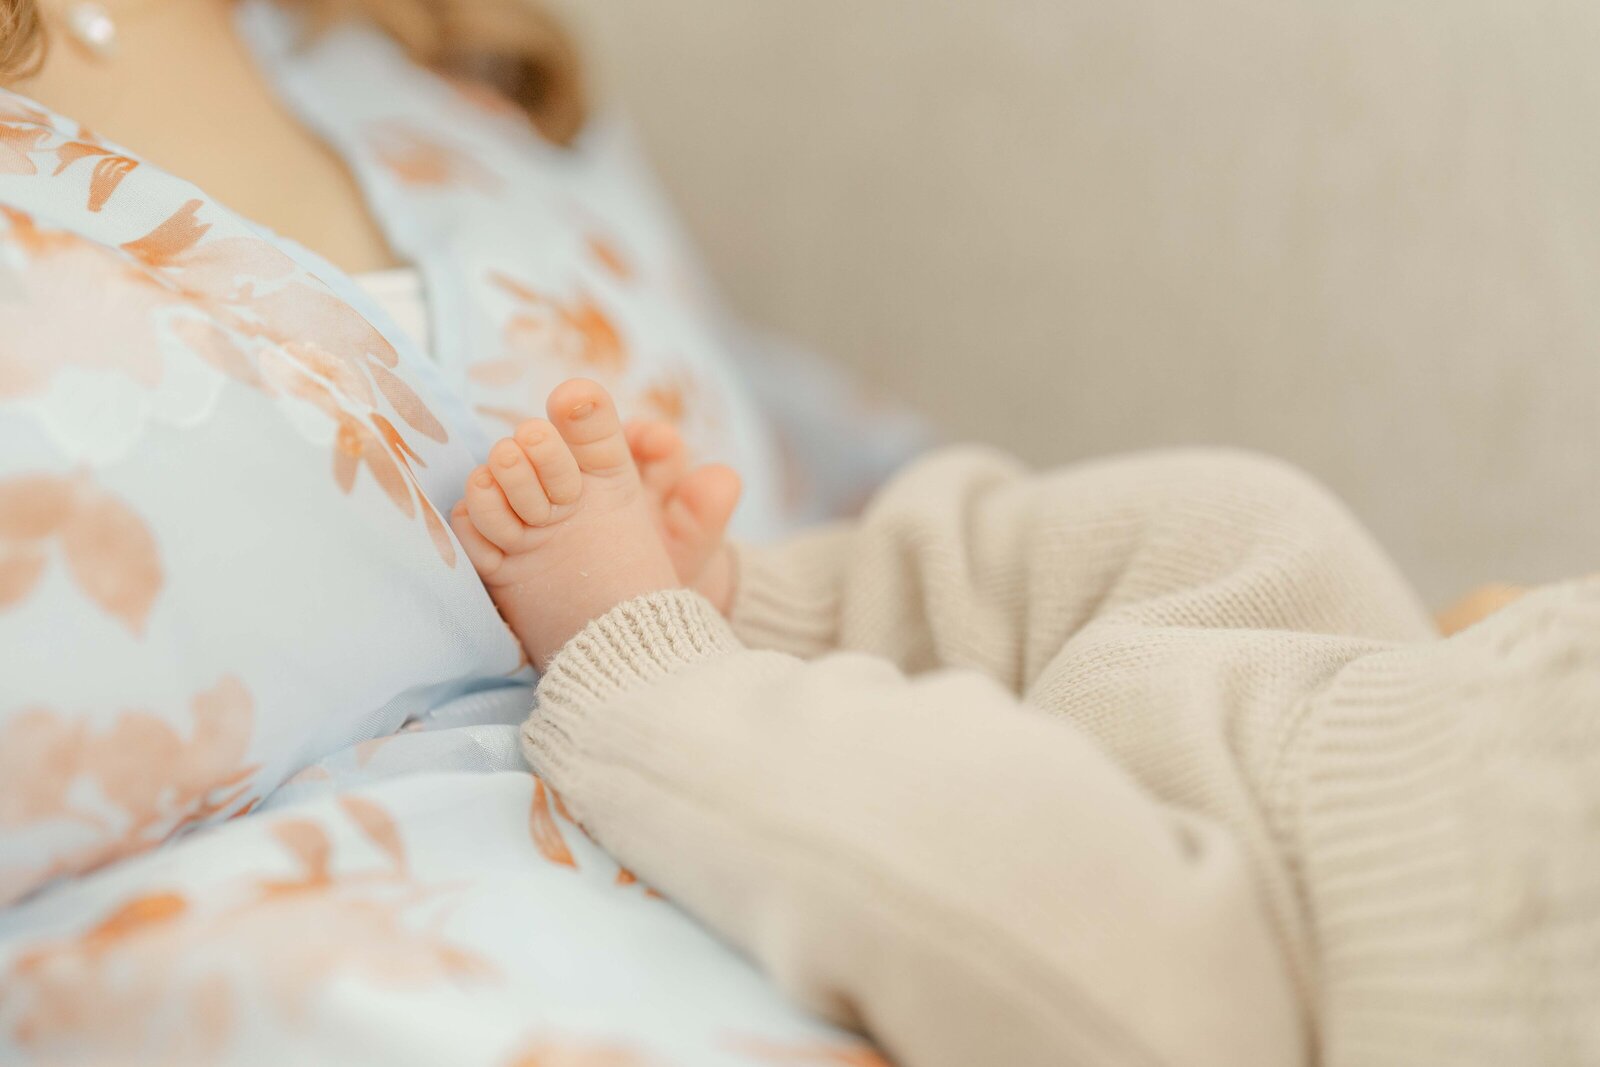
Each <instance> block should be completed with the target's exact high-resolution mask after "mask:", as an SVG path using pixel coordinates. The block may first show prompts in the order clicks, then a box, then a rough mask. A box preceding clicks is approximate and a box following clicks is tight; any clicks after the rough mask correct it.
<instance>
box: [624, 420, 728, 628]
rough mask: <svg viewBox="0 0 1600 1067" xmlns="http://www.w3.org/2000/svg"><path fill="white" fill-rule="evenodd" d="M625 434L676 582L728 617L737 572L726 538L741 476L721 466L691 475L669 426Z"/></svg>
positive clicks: (635, 427)
mask: <svg viewBox="0 0 1600 1067" xmlns="http://www.w3.org/2000/svg"><path fill="white" fill-rule="evenodd" d="M624 433H625V434H626V435H627V438H628V448H629V450H630V451H631V452H632V453H633V462H634V464H635V465H636V466H637V467H638V468H639V479H640V481H642V482H643V483H644V491H645V494H646V495H647V496H648V497H649V498H650V501H651V507H652V510H653V511H654V512H655V515H656V523H657V526H658V528H659V529H660V531H661V540H662V543H663V544H664V545H666V548H667V556H668V557H669V558H670V559H671V560H672V566H673V568H674V569H675V570H676V571H677V573H678V581H679V582H680V583H682V584H683V585H685V586H688V587H689V588H690V589H693V590H694V591H695V592H697V593H699V594H701V595H702V596H704V597H705V598H706V599H707V600H709V601H711V603H712V604H714V605H716V608H717V610H718V611H720V612H722V613H723V614H724V615H726V614H727V613H728V610H729V607H730V605H731V603H732V601H733V581H734V567H733V552H732V551H731V550H730V549H729V548H728V542H727V540H726V537H725V536H724V535H725V533H726V531H727V528H728V520H729V519H730V518H732V517H733V509H734V508H735V507H736V506H737V505H738V503H739V491H740V485H739V475H738V474H737V473H736V472H735V471H734V470H733V468H731V467H725V466H722V465H720V464H708V465H706V466H702V467H696V468H694V469H693V470H691V469H690V468H689V450H688V448H686V447H685V446H684V443H683V438H682V437H681V436H679V434H678V431H677V430H675V429H674V428H673V427H672V424H671V423H667V422H661V421H659V420H654V419H634V420H632V421H630V422H629V423H628V424H627V425H626V426H625V427H624Z"/></svg>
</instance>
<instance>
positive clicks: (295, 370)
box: [0, 200, 456, 567]
mask: <svg viewBox="0 0 1600 1067" xmlns="http://www.w3.org/2000/svg"><path fill="white" fill-rule="evenodd" d="M203 206H204V204H203V202H202V201H200V200H190V201H187V202H186V203H184V204H183V205H182V206H181V207H179V208H178V209H177V210H176V211H174V212H173V213H172V214H171V215H170V216H168V217H167V219H165V220H164V221H163V222H161V223H160V224H159V225H157V226H156V227H155V228H154V229H152V230H151V231H150V232H149V233H147V234H145V235H144V236H142V237H140V238H138V239H136V240H133V241H129V242H127V243H125V244H124V245H123V246H122V248H123V251H125V252H127V253H128V254H129V255H130V256H131V257H132V258H133V259H134V260H135V261H136V263H137V264H139V265H142V266H143V268H145V269H144V270H143V271H141V270H139V269H138V267H136V266H133V265H130V264H128V263H126V262H124V261H119V260H116V259H115V258H114V257H112V256H110V255H109V254H108V253H107V252H106V251H105V250H104V249H103V248H100V246H97V245H92V244H90V243H88V242H85V241H82V240H80V239H78V238H76V237H73V236H71V235H67V234H60V233H57V232H55V231H47V230H43V229H41V228H39V227H36V226H34V225H33V223H32V222H31V220H29V219H28V218H27V217H26V216H22V215H20V214H19V213H11V215H12V222H13V227H12V236H13V237H14V238H15V239H17V240H19V241H20V242H21V243H22V244H23V246H24V247H25V248H26V249H27V250H28V251H29V252H30V253H31V255H32V262H31V263H30V265H29V268H28V269H27V270H26V271H24V272H22V273H23V275H24V277H25V279H26V280H27V281H28V283H29V284H30V286H31V287H33V288H37V289H39V290H40V292H41V293H42V294H43V295H42V297H41V299H39V300H33V301H26V302H22V303H21V304H20V305H19V306H15V307H13V306H10V305H0V330H4V329H5V327H6V326H7V325H10V324H9V323H8V322H7V321H6V317H7V316H8V315H14V316H16V317H17V318H18V322H17V324H16V325H17V327H18V329H19V330H20V331H21V335H22V336H24V337H28V338H29V339H30V341H31V342H32V343H29V344H27V345H22V346H17V348H15V349H8V350H4V351H3V352H0V396H4V395H6V394H7V393H12V394H16V393H19V392H26V391H36V390H38V389H40V388H42V387H43V385H44V383H45V382H46V381H47V380H48V375H49V374H50V373H51V371H52V368H53V366H54V365H55V364H56V363H57V362H59V360H60V358H61V357H62V355H63V354H64V353H74V354H75V353H107V352H110V353H115V354H116V355H115V356H114V357H113V356H100V357H88V356H80V357H78V358H83V359H88V358H100V359H110V358H116V359H118V360H119V361H120V362H119V364H118V366H119V367H121V369H123V370H124V373H129V374H131V375H133V376H135V378H136V380H138V381H140V382H141V383H143V384H147V385H151V386H154V385H155V384H157V383H159V381H160V378H161V366H162V364H161V360H162V348H161V340H160V337H159V335H158V325H159V323H160V319H159V317H158V316H157V315H156V312H158V311H159V310H160V309H162V308H163V307H170V308H176V309H178V311H177V313H176V314H173V315H172V316H170V319H169V321H170V324H171V331H172V333H173V335H175V336H176V337H177V339H178V340H180V341H181V342H183V344H184V345H185V347H186V348H187V349H188V350H189V351H190V352H192V353H193V354H194V355H195V356H197V357H198V358H200V359H201V360H204V361H205V362H207V363H209V364H210V365H211V366H213V367H215V368H216V369H217V370H218V371H220V372H221V373H223V374H225V375H227V376H228V377H229V378H231V379H233V380H234V381H237V382H239V383H241V384H243V385H246V386H249V387H251V388H253V389H258V390H261V391H263V392H266V393H268V394H271V395H276V396H281V397H284V398H287V399H291V400H296V401H299V402H303V403H307V404H310V405H311V406H313V407H315V408H317V409H319V410H321V411H322V412H323V413H324V414H325V415H326V416H327V417H328V418H329V419H330V420H331V421H332V422H333V424H334V426H335V431H336V432H335V441H334V449H333V456H332V471H333V477H334V480H335V483H336V484H337V485H338V486H339V488H340V489H341V490H342V491H344V492H345V493H351V492H353V491H354V488H355V483H356V480H357V475H358V473H359V472H360V471H361V470H362V469H365V470H366V471H367V472H368V473H369V474H370V476H371V477H372V478H373V480H374V482H375V483H376V484H377V486H378V487H379V488H380V489H381V490H382V491H383V492H384V494H385V495H386V496H387V497H388V498H389V499H390V500H391V501H392V502H393V503H394V505H395V507H396V508H398V509H399V510H400V512H401V513H402V514H403V515H405V516H406V517H408V518H415V517H416V516H417V515H418V514H419V513H420V514H421V516H422V521H423V525H424V527H425V528H426V530H427V533H428V536H429V538H430V540H431V541H432V543H433V545H434V548H435V550H436V551H437V552H438V554H439V557H440V559H442V560H443V561H444V562H445V563H446V564H447V565H448V566H452V567H453V566H455V565H456V551H455V546H454V542H453V541H452V539H451V537H450V535H449V533H448V532H447V530H446V528H445V524H444V521H443V519H442V518H441V517H440V516H439V514H438V512H437V511H436V510H435V509H434V507H433V505H432V504H431V503H430V502H429V501H428V499H427V496H426V494H424V492H423V491H422V487H421V485H420V484H419V483H418V481H417V478H416V474H415V469H416V468H417V467H422V466H426V464H425V462H424V460H423V459H422V458H421V456H419V455H418V454H417V451H416V449H415V448H413V447H412V446H411V444H410V442H409V441H408V440H407V438H406V435H405V434H404V433H403V432H402V431H401V430H400V429H399V428H398V427H397V426H396V425H395V423H394V422H392V421H390V419H389V418H388V417H387V416H385V415H384V414H382V413H381V412H379V411H378V410H377V406H378V404H379V402H380V397H381V398H382V401H384V402H387V404H388V405H389V408H390V410H391V411H392V412H393V413H394V414H395V415H396V416H397V417H398V418H399V420H400V421H401V422H402V423H404V424H405V425H406V426H407V427H409V429H410V431H413V432H415V433H418V434H421V435H422V436H423V437H426V438H429V439H430V440H433V441H437V442H440V443H444V442H446V441H448V440H449V434H448V433H447V432H446V430H445V428H444V425H443V424H442V423H440V421H439V420H438V418H437V417H436V416H435V415H434V414H433V412H432V411H431V410H429V408H428V406H427V404H426V403H424V402H423V400H422V398H421V397H420V396H418V395H417V393H416V392H415V390H413V389H412V388H411V386H410V385H408V384H407V383H406V382H405V380H404V379H403V378H402V377H401V376H400V375H399V373H397V368H398V364H399V355H398V354H397V353H396V352H395V350H394V348H393V346H391V345H390V344H389V343H388V341H387V340H385V339H384V337H383V335H382V334H381V333H379V332H378V331H377V329H375V328H374V327H373V326H372V325H371V324H370V323H368V322H367V321H366V320H365V319H364V318H362V317H361V315H360V314H359V313H358V312H356V311H355V309H353V308H351V307H350V306H348V305H347V304H345V303H344V302H343V301H341V300H339V299H338V298H337V297H335V296H334V295H333V294H332V293H330V292H328V291H327V290H325V289H323V288H322V287H321V286H320V285H319V284H317V283H315V282H314V280H313V279H310V278H309V277H306V276H303V275H302V274H301V273H300V272H299V269H298V267H297V266H296V265H295V264H294V262H293V261H292V260H290V259H289V258H288V257H287V256H286V255H284V254H283V253H282V252H280V251H279V250H278V249H276V248H275V247H273V246H272V245H271V244H269V243H267V242H266V241H263V240H260V239H258V238H254V237H223V238H218V239H214V240H206V239H205V238H206V236H207V234H208V233H209V231H210V229H211V224H210V223H206V222H202V221H200V218H199V213H200V210H201V209H202V207H203ZM80 251H81V252H82V255H83V257H84V259H85V260H87V261H88V262H87V267H88V269H87V271H86V264H85V263H84V262H80V261H79V260H78V258H77V257H76V255H74V257H73V258H71V259H63V256H64V255H66V254H67V253H68V252H71V253H74V254H76V253H78V252H80ZM52 271H53V273H51V272H52ZM41 272H43V273H41ZM85 277H97V278H100V279H101V280H102V281H105V282H106V283H107V284H106V285H101V286H93V287H91V288H93V289H94V290H95V291H96V292H101V291H102V290H105V291H106V292H108V293H109V295H105V297H104V299H105V300H106V303H107V305H108V307H109V308H110V309H111V311H112V312H113V315H112V318H111V319H110V321H108V320H107V319H106V318H102V317H98V316H95V315H87V314H84V313H83V309H82V308H81V307H75V306H73V301H75V300H80V294H81V293H82V291H83V289H82V287H83V286H84V278H85ZM41 278H42V279H43V280H42V281H41V282H39V284H37V285H34V283H35V281H36V280H38V279H41ZM115 285H122V286H123V287H124V288H127V287H129V286H132V287H133V289H132V295H133V297H134V299H129V294H128V293H126V292H120V291H118V292H110V290H111V289H112V288H114V286H115ZM52 301H53V302H52ZM56 303H59V304H60V305H61V306H59V307H57V306H56ZM118 316H120V318H119V317H118ZM110 328H116V330H117V333H116V336H118V338H119V340H121V341H123V342H124V343H122V344H118V345H107V344H105V339H106V337H107V336H109V335H108V334H107V333H106V332H105V331H106V330H108V329H110ZM17 353H21V355H20V356H19V355H17ZM69 358H71V357H69ZM29 359H31V360H33V361H34V362H31V363H30V362H15V361H18V360H21V361H26V360H29ZM8 361H13V362H8ZM8 387H9V388H8Z"/></svg>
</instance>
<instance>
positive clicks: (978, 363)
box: [567, 0, 1600, 599]
mask: <svg viewBox="0 0 1600 1067" xmlns="http://www.w3.org/2000/svg"><path fill="white" fill-rule="evenodd" d="M567 2H568V6H570V7H573V8H574V9H575V10H574V20H575V22H576V23H577V25H578V28H579V29H580V30H581V31H582V32H583V33H584V34H585V35H586V36H587V38H588V39H589V43H590V45H591V47H592V49H593V51H594V54H595V55H596V57H597V66H598V68H599V71H600V74H601V77H602V79H603V81H604V82H605V83H606V84H607V85H608V86H609V87H610V89H611V91H612V92H613V93H614V94H615V95H616V96H619V97H621V98H622V100H623V101H624V102H625V104H626V105H627V107H628V109H629V110H630V111H631V112H632V113H633V114H634V116H635V117H636V119H637V120H638V121H639V123H640V125H641V127H642V130H643V132H644V135H645V138H646V140H647V142H648V144H649V147H650V149H651V151H652V153H653V157H654V160H655V162H656V164H657V165H658V167H659V169H660V171H661V172H662V174H663V176H664V177H665V179H666V181H667V184H668V185H669V187H670V188H671V190H672V192H673V194H674V195H675V197H676V199H677V201H678V203H679V205H680V207H681V208H682V209H683V212H684V214H685V216H686V218H687V220H688V222H689V224H690V227H691V229H692V230H693V231H694V232H695V234H696V236H697V237H698V239H699V240H700V242H701V245H702V247H703V249H704V251H705V253H706V255H707V258H708V259H709V260H710V262H711V264H712V267H713V269H714V271H715V272H716V273H717V275H718V276H719V278H720V280H721V281H722V283H723V285H724V287H725V288H726V290H727V292H728V293H729V295H730V297H731V298H732V301H733V303H734V304H735V306H736V307H738V308H739V309H741V310H742V311H743V312H744V313H746V315H747V316H749V317H751V318H753V319H755V320H757V321H759V322H761V323H765V324H767V325H770V326H774V327H777V328H779V329H781V330H783V331H786V332H788V333H790V334H792V335H795V336H797V337H799V338H801V339H804V340H806V341H808V342H811V343H812V344H813V345H815V346H816V347H818V348H820V349H821V350H823V351H825V352H827V353H830V354H832V355H834V356H836V357H838V358H839V359H841V360H844V361H846V362H848V363H849V364H851V365H853V366H855V367H857V368H859V369H860V370H861V371H862V372H863V373H865V374H866V375H867V376H869V378H870V379H871V380H872V381H873V382H874V383H876V384H877V385H879V386H882V387H883V388H885V389H888V390H892V391H894V392H896V393H898V394H900V395H902V396H904V397H905V398H906V399H908V400H910V401H912V402H913V403H915V404H918V405H920V406H921V407H923V408H924V409H925V410H926V411H928V412H929V413H931V414H932V415H933V416H934V417H935V418H936V419H937V420H938V421H940V422H941V423H943V424H944V425H945V426H947V427H948V428H949V429H950V430H952V431H953V432H955V433H957V434H960V435H963V436H969V437H978V438H984V439H988V440H993V441H998V442H1001V443H1003V444H1006V445H1008V446H1010V447H1012V448H1015V449H1017V450H1019V451H1021V452H1023V453H1025V454H1026V455H1028V456H1030V457H1032V458H1034V459H1038V460H1043V461H1052V460H1064V459H1071V458H1074V457H1080V456H1086V455H1092V454H1095V453H1103V452H1108V451H1115V450H1123V449H1129V448H1137V447H1144V446H1149V445H1159V444H1170V443H1180V442H1231V443H1239V444H1246V445H1251V446H1254V447H1258V448H1264V449H1268V450H1271V451H1273V452H1276V453H1279V454H1282V455H1285V456H1287V457H1289V458H1291V459H1293V460H1295V461H1297V462H1299V463H1300V464H1302V465H1304V466H1306V467H1308V468H1310V469H1312V470H1313V471H1315V472H1316V473H1318V474H1319V475H1321V476H1322V477H1323V478H1324V479H1326V480H1327V481H1329V482H1330V483H1332V484H1333V485H1334V487H1335V488H1336V489H1337V490H1338V491H1340V492H1341V493H1342V494H1343V495H1344V496H1345V497H1346V498H1347V499H1348V500H1350V501H1351V503H1352V504H1353V505H1354V507H1355V508H1356V510H1357V511H1358V512H1359V513H1360V514H1361V515H1363V516H1364V517H1365V518H1366V519H1367V520H1368V521H1369V522H1370V523H1371V524H1372V525H1373V527H1374V528H1375V529H1376V530H1377V531H1378V533H1379V536H1380V537H1381V538H1382V539H1383V540H1384V541H1385V543H1387V544H1388V545H1389V546H1390V547H1391V548H1392V549H1393V550H1394V552H1395V553H1396V555H1397V556H1399V557H1400V559H1401V561H1402V563H1403V564H1404V565H1405V566H1406V567H1407V568H1408V570H1410V571H1411V573H1413V574H1414V575H1415V576H1416V578H1417V580H1418V581H1419V583H1420V584H1421V585H1422V587H1423V589H1424V591H1425V592H1426V593H1427V594H1428V595H1430V596H1432V597H1434V598H1435V599H1440V598H1444V597H1446V596H1447V595H1448V594H1449V593H1450V592H1452V591H1454V590H1456V589H1458V588H1459V587H1462V586H1465V585H1466V584H1468V583H1471V582H1473V581H1476V580H1480V579H1483V578H1487V577H1490V576H1494V577H1507V578H1513V579H1544V578H1550V577H1554V576H1558V575H1562V574H1566V573H1575V572H1578V571H1581V570H1585V569H1596V568H1600V491H1597V486H1596V471H1597V463H1596V457H1597V456H1600V4H1597V3H1595V2H1594V0H1559V2H1558V0H1515V2H1507V0H1434V2H1422V0H1411V2H1408V3H1400V4H1397V3H1394V2H1393V0H1308V2H1305V3H1284V2H1283V0H1209V2H1204V3H1184V2H1176V0H1117V2H1114V3H1105V2H1100V3H1089V2H1086V0H965V2H952V0H808V2H806V3H787V2H779V0H676V2H674V3H671V4H662V3H657V2H653V0H567Z"/></svg>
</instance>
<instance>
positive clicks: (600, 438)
mask: <svg viewBox="0 0 1600 1067" xmlns="http://www.w3.org/2000/svg"><path fill="white" fill-rule="evenodd" d="M546 411H547V413H548V414H549V416H550V417H549V418H548V419H529V420H527V421H526V422H524V423H522V424H521V425H520V426H518V427H517V429H516V432H515V433H514V434H512V435H511V436H510V437H507V438H504V439H502V440H500V441H498V442H496V443H495V446H494V447H493V448H492V449H490V450H489V462H488V463H486V464H484V465H483V466H481V467H479V468H477V469H476V470H474V471H473V472H472V474H471V475H469V476H468V478H467V490H466V496H465V497H464V498H463V499H462V501H461V502H460V503H459V504H457V505H456V507H455V510H454V511H452V512H451V514H450V525H451V526H452V527H453V528H454V529H455V532H456V536H457V537H458V538H460V539H461V544H462V545H463V546H464V547H465V548H466V551H467V558H468V559H470V560H471V561H472V565H473V566H474V567H476V568H477V571H478V574H479V576H480V577H481V578H482V579H483V584H484V585H485V586H486V587H488V590H489V595H490V596H491V597H492V598H493V599H494V602H495V606H496V607H498V608H499V609H500V614H501V615H502V616H504V617H505V620H506V622H507V623H508V624H510V626H511V629H512V631H513V632H514V633H515V634H516V635H517V639H518V640H520V641H521V642H522V646H523V648H524V649H526V650H527V653H528V657H529V658H530V659H531V660H532V661H533V664H534V666H536V667H538V668H539V669H540V670H543V669H544V668H545V667H546V665H548V664H549V662H550V660H551V658H553V657H554V656H555V654H556V653H557V652H559V651H560V650H561V647H562V646H563V645H564V644H566V643H567V641H568V640H570V639H571V638H573V637H574V636H576V635H577V634H578V632H579V631H580V630H582V629H583V628H584V626H585V625H587V624H588V622H589V621H590V620H591V619H596V618H599V617H600V616H601V615H604V614H605V613H606V612H607V611H609V610H611V609H612V608H614V607H616V606H617V605H618V604H621V603H623V602H624V601H627V600H632V599H633V598H634V597H637V596H643V595H645V594H646V593H654V592H658V591H660V590H663V589H677V588H690V589H694V590H696V591H698V592H700V593H702V594H703V595H704V596H705V597H706V598H707V599H709V600H710V601H711V602H712V603H713V604H714V605H716V607H717V608H718V610H720V611H722V612H723V613H724V614H726V613H727V611H728V608H729V605H730V604H731V602H732V599H733V583H734V565H733V555H732V553H731V552H730V551H729V549H728V547H727V544H726V542H725V540H724V533H725V531H726V529H727V526H728V519H729V518H730V517H731V516H732V515H733V509H734V506H735V505H736V504H737V503H738V501H739V476H738V475H737V474H735V473H734V471H733V470H732V469H731V468H728V467H724V466H716V465H708V466H701V467H695V468H693V469H691V468H690V466H689V462H688V453H687V451H686V449H685V448H684V444H683V439H682V438H680V437H679V436H678V432H677V431H676V430H674V429H673V428H672V427H671V426H670V425H669V424H667V423H664V422H654V421H635V422H630V423H628V424H627V425H626V426H624V425H623V424H622V422H621V421H620V420H619V419H618V417H617V407H616V404H615V403H613V402H612V399H611V397H610V395H609V394H607V393H606V391H605V389H603V388H602V387H601V386H599V385H597V384H596V383H594V382H591V381H588V380H585V379H581V378H580V379H574V380H572V381H569V382H565V383H563V384H561V385H559V386H557V387H556V389H555V391H554V392H552V393H551V394H550V399H549V401H548V403H547V404H546Z"/></svg>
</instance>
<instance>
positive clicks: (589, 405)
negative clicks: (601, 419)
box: [567, 400, 595, 419]
mask: <svg viewBox="0 0 1600 1067" xmlns="http://www.w3.org/2000/svg"><path fill="white" fill-rule="evenodd" d="M594 408H595V404H594V401H593V400H585V401H584V402H583V403H581V404H574V405H573V406H572V410H571V411H570V412H568V413H567V414H568V415H569V416H570V417H571V418H574V419H587V418H588V417H589V416H590V415H593V414H594Z"/></svg>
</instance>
